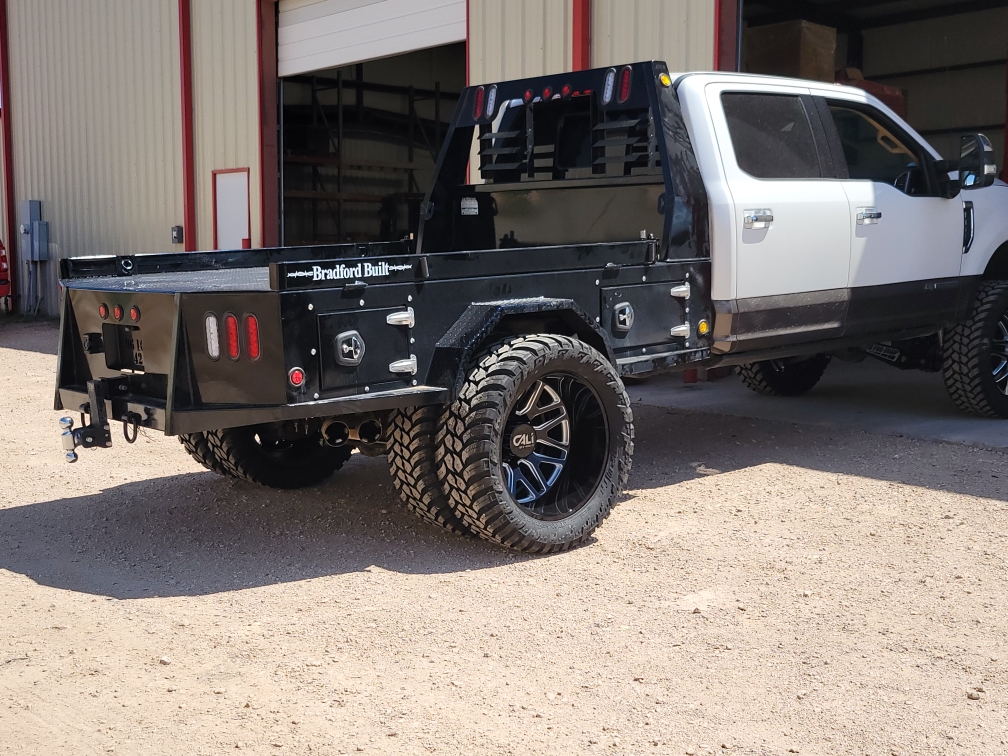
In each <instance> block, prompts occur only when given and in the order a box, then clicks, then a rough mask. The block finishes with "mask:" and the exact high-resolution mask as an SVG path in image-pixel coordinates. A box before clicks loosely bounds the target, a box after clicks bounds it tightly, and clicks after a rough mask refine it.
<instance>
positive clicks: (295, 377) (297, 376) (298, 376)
mask: <svg viewBox="0 0 1008 756" xmlns="http://www.w3.org/2000/svg"><path fill="white" fill-rule="evenodd" d="M304 379H305V372H304V370H302V369H301V368H299V367H296V368H291V369H290V372H289V373H287V380H289V381H290V385H291V386H293V387H294V388H298V387H299V386H301V385H302V384H303V383H304Z"/></svg>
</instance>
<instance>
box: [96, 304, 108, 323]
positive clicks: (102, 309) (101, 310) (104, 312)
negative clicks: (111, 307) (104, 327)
mask: <svg viewBox="0 0 1008 756" xmlns="http://www.w3.org/2000/svg"><path fill="white" fill-rule="evenodd" d="M98 317H100V318H101V319H102V320H105V318H107V317H108V305H107V304H105V303H104V302H103V303H102V304H100V305H98Z"/></svg>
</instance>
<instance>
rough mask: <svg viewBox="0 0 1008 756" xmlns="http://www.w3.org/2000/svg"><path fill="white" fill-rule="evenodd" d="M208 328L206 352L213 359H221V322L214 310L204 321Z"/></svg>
mask: <svg viewBox="0 0 1008 756" xmlns="http://www.w3.org/2000/svg"><path fill="white" fill-rule="evenodd" d="M204 327H205V329H206V353H207V357H209V358H210V359H211V360H219V359H220V323H218V322H217V316H216V315H214V314H213V313H212V312H208V313H207V314H206V319H205V321H204Z"/></svg>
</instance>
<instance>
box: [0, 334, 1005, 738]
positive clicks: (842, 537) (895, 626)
mask: <svg viewBox="0 0 1008 756" xmlns="http://www.w3.org/2000/svg"><path fill="white" fill-rule="evenodd" d="M55 344H56V329H55V327H54V326H52V325H51V324H41V325H40V324H20V325H6V326H0V386H3V389H2V394H0V423H2V424H3V431H2V433H0V470H2V471H3V473H4V484H3V488H2V489H0V753H11V754H15V753H16V754H19V756H20V755H21V754H29V753H38V754H53V753H67V754H78V753H80V754H92V753H111V752H114V753H117V754H144V755H147V754H172V755H173V756H174V755H176V754H204V753H205V754H216V753H223V752H228V753H233V752H235V751H236V749H237V750H238V751H240V752H251V753H257V754H284V753H297V754H305V753H313V754H316V753H321V754H337V753H358V752H363V753H419V754H426V753H438V754H467V755H469V754H538V753H564V754H566V753H589V754H590V753H596V754H697V756H699V755H700V754H707V753H723V754H733V755H734V754H789V753H799V754H884V755H885V756H889V755H890V754H900V755H901V756H902V755H903V754H911V753H920V754H993V753H1006V752H1008V744H1006V741H1008V719H1006V715H1008V689H1006V682H1008V674H1006V673H1008V614H1006V611H1005V610H1006V599H1005V589H1006V587H1008V571H1006V566H1005V561H1006V557H1008V527H1006V525H1008V464H1006V460H1008V457H1006V455H1005V454H1004V453H1002V452H999V451H995V450H988V449H981V448H971V447H967V446H957V445H952V444H942V443H933V442H926V441H917V440H911V439H908V438H901V437H897V436H881V435H871V434H867V433H863V432H860V431H856V430H845V429H840V430H834V431H831V430H828V429H822V428H814V427H811V426H800V425H793V424H786V423H774V422H767V421H754V420H748V419H744V418H734V417H725V416H719V415H714V414H700V413H690V412H684V411H681V410H669V409H660V408H654V407H646V406H638V407H636V408H635V414H636V419H637V438H638V443H637V452H636V459H635V463H634V471H633V474H632V476H631V479H630V484H629V490H628V491H627V492H626V495H625V496H624V499H623V501H622V503H621V504H620V506H619V507H617V508H616V510H615V511H614V512H613V514H612V516H611V517H610V518H609V520H608V521H607V522H606V523H605V524H604V525H603V527H602V528H600V529H599V531H598V533H597V536H596V539H595V540H594V542H592V543H591V544H589V545H587V546H586V547H584V548H581V549H579V550H577V551H574V552H572V553H568V554H561V555H557V556H551V557H544V558H526V557H522V556H516V555H512V554H509V553H505V552H502V551H500V550H498V549H496V548H494V547H492V546H489V545H487V544H484V543H482V542H480V541H477V540H474V539H466V538H458V537H451V536H446V535H442V534H441V533H439V532H437V531H435V530H433V529H431V528H429V527H426V526H424V525H423V524H421V523H420V522H419V521H415V520H414V519H413V518H412V516H411V515H409V513H407V512H406V511H405V510H404V509H403V508H402V507H401V506H400V505H399V504H398V501H397V498H396V496H395V495H394V492H393V489H392V486H391V483H390V481H389V477H388V474H387V472H386V469H385V465H384V460H383V459H367V458H363V457H361V456H360V455H354V457H353V459H352V460H351V462H350V463H348V465H347V467H346V468H345V469H344V470H343V471H342V472H340V473H338V474H337V476H336V477H335V478H333V479H332V480H331V481H330V482H328V483H326V484H325V485H322V486H318V487H316V488H312V489H308V490H304V491H299V492H295V493H279V492H275V491H269V490H265V489H260V488H257V487H254V486H251V485H246V484H242V483H236V482H234V481H231V480H226V479H224V478H220V477H217V476H215V475H213V474H211V473H208V472H205V471H203V470H202V468H200V467H199V466H198V465H197V464H196V463H194V462H193V461H191V460H190V459H189V458H188V457H187V456H186V455H185V453H184V452H183V450H182V448H181V446H180V445H179V444H178V442H177V441H176V440H175V439H173V438H165V437H157V436H155V435H154V434H143V435H141V438H140V439H139V440H138V442H137V444H136V445H135V446H133V447H129V446H127V445H126V444H125V443H124V442H122V440H121V438H120V435H119V434H118V430H117V435H116V439H115V446H114V448H113V449H112V450H109V451H90V452H88V451H85V452H84V453H83V454H82V455H81V461H80V462H78V463H77V464H76V465H73V466H71V465H67V464H65V463H64V462H63V459H62V456H63V455H62V451H61V450H60V448H59V438H58V435H59V432H58V428H57V425H56V420H57V417H58V415H57V414H56V413H54V412H53V411H52V410H51V409H50V407H51V404H52V390H53V389H52V387H53V374H54V370H55V362H56V360H55V356H54V351H55Z"/></svg>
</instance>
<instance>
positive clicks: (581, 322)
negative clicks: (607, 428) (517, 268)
mask: <svg viewBox="0 0 1008 756" xmlns="http://www.w3.org/2000/svg"><path fill="white" fill-rule="evenodd" d="M539 313H549V314H551V315H554V316H557V317H559V318H560V320H562V321H563V323H564V326H565V327H566V329H567V331H568V332H570V333H572V334H574V335H576V336H577V337H578V338H580V339H582V340H583V341H584V342H585V343H587V344H590V345H591V346H593V347H595V348H596V349H598V350H599V351H600V352H602V353H603V354H604V355H605V356H606V359H608V360H609V362H610V363H612V364H613V365H615V364H616V356H615V354H614V353H613V348H612V344H610V343H609V337H608V335H607V334H606V333H605V331H603V330H602V329H601V328H600V327H599V325H598V324H597V323H596V322H595V320H594V318H592V317H590V316H589V315H588V313H586V312H585V311H584V310H583V309H581V307H580V306H579V305H578V304H577V303H576V302H575V301H574V300H573V299H553V298H548V297H535V298H530V299H508V300H502V301H496V302H474V303H473V304H471V305H469V307H467V308H466V311H465V312H463V313H462V315H461V316H460V317H459V319H458V320H456V321H455V324H454V325H453V326H452V327H451V328H449V329H448V331H447V332H446V333H445V335H444V336H442V337H441V339H440V340H439V341H438V342H437V344H436V345H435V346H434V354H433V356H432V357H431V363H430V368H429V369H428V371H427V381H426V383H427V385H428V386H443V387H445V388H447V389H448V401H449V402H451V401H454V399H455V397H456V396H458V392H459V391H460V390H461V389H462V384H463V382H464V381H465V378H466V366H467V365H468V364H469V362H470V361H471V359H472V358H473V356H475V354H476V353H477V352H478V351H479V349H480V348H481V347H482V346H483V345H484V344H485V343H486V341H487V340H488V339H489V338H490V335H491V334H492V333H493V331H494V330H495V329H496V328H497V326H498V325H500V324H501V323H502V322H503V321H505V320H506V319H508V318H513V317H516V316H522V315H533V316H534V315H536V314H539ZM547 332H548V331H547Z"/></svg>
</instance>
